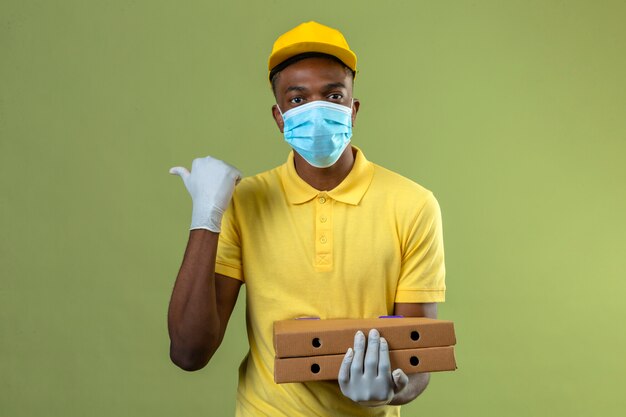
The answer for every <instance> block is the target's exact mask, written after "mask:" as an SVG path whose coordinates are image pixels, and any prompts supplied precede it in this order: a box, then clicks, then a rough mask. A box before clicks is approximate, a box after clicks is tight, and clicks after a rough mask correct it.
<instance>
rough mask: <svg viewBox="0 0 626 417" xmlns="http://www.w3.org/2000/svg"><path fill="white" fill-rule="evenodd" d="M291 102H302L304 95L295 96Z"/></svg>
mask: <svg viewBox="0 0 626 417" xmlns="http://www.w3.org/2000/svg"><path fill="white" fill-rule="evenodd" d="M289 101H290V102H291V103H293V104H300V103H302V97H294V98H292V99H291V100H289Z"/></svg>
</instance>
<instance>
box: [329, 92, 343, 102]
mask: <svg viewBox="0 0 626 417" xmlns="http://www.w3.org/2000/svg"><path fill="white" fill-rule="evenodd" d="M328 98H329V99H331V100H341V99H342V98H343V94H339V93H334V94H331V95H329V96H328Z"/></svg>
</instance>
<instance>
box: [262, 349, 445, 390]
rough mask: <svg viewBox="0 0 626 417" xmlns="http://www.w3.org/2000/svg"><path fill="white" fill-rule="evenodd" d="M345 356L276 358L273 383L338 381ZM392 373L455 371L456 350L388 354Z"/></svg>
mask: <svg viewBox="0 0 626 417" xmlns="http://www.w3.org/2000/svg"><path fill="white" fill-rule="evenodd" d="M343 358H344V355H324V356H309V357H299V358H275V359H274V381H275V382H276V383H277V384H282V383H286V382H307V381H322V380H333V379H334V380H336V379H337V375H338V374H339V368H340V366H341V362H342V361H343ZM389 359H390V360H391V369H392V370H394V369H397V368H401V369H402V370H403V371H404V372H405V373H406V374H407V375H408V374H414V373H418V372H439V371H454V370H455V369H456V360H455V358H454V347H453V346H443V347H430V348H421V349H402V350H392V351H390V352H389Z"/></svg>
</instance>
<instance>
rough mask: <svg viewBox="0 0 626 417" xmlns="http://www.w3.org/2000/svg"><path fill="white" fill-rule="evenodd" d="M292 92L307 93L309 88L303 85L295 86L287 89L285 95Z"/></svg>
mask: <svg viewBox="0 0 626 417" xmlns="http://www.w3.org/2000/svg"><path fill="white" fill-rule="evenodd" d="M290 91H307V88H306V87H302V86H301V85H293V86H291V87H287V89H286V90H285V93H288V92H290Z"/></svg>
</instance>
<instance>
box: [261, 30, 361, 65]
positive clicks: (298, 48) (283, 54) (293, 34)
mask: <svg viewBox="0 0 626 417" xmlns="http://www.w3.org/2000/svg"><path fill="white" fill-rule="evenodd" d="M305 52H321V53H324V54H328V55H332V56H334V57H337V58H339V59H340V60H341V62H343V63H344V64H346V65H347V66H348V68H350V69H351V70H352V71H354V72H355V73H356V55H355V54H354V52H352V51H351V50H350V46H348V42H346V38H344V37H343V35H342V34H341V32H339V31H338V30H337V29H333V28H330V27H328V26H324V25H322V24H320V23H317V22H313V21H311V22H306V23H302V24H300V25H298V26H296V27H295V28H293V29H291V30H290V31H288V32H285V33H283V34H282V35H280V36H279V37H278V39H276V42H274V46H273V48H272V53H271V55H270V59H269V62H268V70H269V71H270V72H271V71H272V69H273V68H274V67H275V66H276V65H278V64H280V63H281V62H283V61H285V60H287V59H289V58H291V57H293V56H296V55H299V54H302V53H305Z"/></svg>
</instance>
